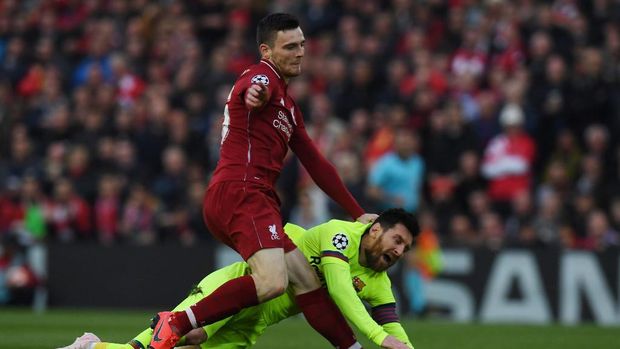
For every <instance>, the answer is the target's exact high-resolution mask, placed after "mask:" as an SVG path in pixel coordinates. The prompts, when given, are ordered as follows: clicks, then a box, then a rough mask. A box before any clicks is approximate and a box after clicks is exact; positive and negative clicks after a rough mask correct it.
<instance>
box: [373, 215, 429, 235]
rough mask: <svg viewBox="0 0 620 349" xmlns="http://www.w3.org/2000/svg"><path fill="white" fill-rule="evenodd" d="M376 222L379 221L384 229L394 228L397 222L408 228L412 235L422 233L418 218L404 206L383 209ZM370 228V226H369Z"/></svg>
mask: <svg viewBox="0 0 620 349" xmlns="http://www.w3.org/2000/svg"><path fill="white" fill-rule="evenodd" d="M374 223H379V225H380V226H381V228H383V230H388V229H390V228H393V227H394V226H395V225H396V224H399V223H400V224H402V225H404V226H405V228H407V230H408V231H409V233H411V236H412V237H413V239H414V240H415V238H416V237H417V236H418V235H419V234H420V224H418V219H417V218H416V217H415V216H414V215H413V214H412V213H410V212H407V211H405V210H403V209H402V208H390V209H388V210H385V211H383V212H382V213H381V214H380V215H379V217H377V219H375V221H374ZM368 228H369V229H370V227H368Z"/></svg>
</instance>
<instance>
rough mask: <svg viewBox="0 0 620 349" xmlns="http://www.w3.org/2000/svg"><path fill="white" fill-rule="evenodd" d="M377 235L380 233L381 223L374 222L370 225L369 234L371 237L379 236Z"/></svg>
mask: <svg viewBox="0 0 620 349" xmlns="http://www.w3.org/2000/svg"><path fill="white" fill-rule="evenodd" d="M379 235H381V224H379V223H374V224H373V225H372V226H370V236H372V237H373V239H376V238H378V237H379Z"/></svg>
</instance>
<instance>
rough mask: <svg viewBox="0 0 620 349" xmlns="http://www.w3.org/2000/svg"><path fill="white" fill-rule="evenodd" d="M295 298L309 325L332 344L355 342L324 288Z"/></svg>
mask: <svg viewBox="0 0 620 349" xmlns="http://www.w3.org/2000/svg"><path fill="white" fill-rule="evenodd" d="M296 300H297V305H298V306H299V308H300V309H301V311H302V312H303V313H304V316H305V317H306V320H307V321H308V323H309V324H310V326H312V327H313V328H314V329H315V330H316V331H317V332H319V333H320V334H321V335H322V336H323V337H325V338H326V339H327V340H328V341H329V342H330V343H331V344H332V345H333V346H335V347H338V348H349V347H350V346H352V345H353V344H355V343H356V342H357V340H356V339H355V335H354V334H353V330H351V327H349V324H348V323H347V321H346V320H345V318H344V316H342V313H341V312H340V310H339V309H338V307H337V306H336V304H334V302H333V301H332V299H331V298H330V297H329V294H328V293H327V290H326V289H324V288H323V287H319V288H318V289H316V290H314V291H310V292H308V293H304V294H301V295H298V296H297V297H296Z"/></svg>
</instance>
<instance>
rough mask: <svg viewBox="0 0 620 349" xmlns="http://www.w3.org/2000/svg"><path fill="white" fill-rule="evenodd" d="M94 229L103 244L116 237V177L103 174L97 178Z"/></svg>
mask: <svg viewBox="0 0 620 349" xmlns="http://www.w3.org/2000/svg"><path fill="white" fill-rule="evenodd" d="M94 213H95V230H96V231H97V234H98V238H99V241H100V242H102V243H103V244H105V245H109V244H112V243H114V241H115V240H116V239H117V238H118V221H119V218H120V193H119V187H118V179H117V178H116V177H115V176H112V175H104V176H102V177H101V179H100V180H99V193H98V195H97V200H96V201H95V212H94Z"/></svg>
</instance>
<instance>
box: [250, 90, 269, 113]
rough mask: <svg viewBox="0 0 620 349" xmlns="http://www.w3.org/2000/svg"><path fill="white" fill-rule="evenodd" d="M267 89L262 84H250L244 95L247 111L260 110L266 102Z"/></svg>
mask: <svg viewBox="0 0 620 349" xmlns="http://www.w3.org/2000/svg"><path fill="white" fill-rule="evenodd" d="M268 92H269V89H268V88H267V86H265V85H263V84H252V86H250V87H249V88H248V90H247V91H246V93H245V105H246V106H247V107H248V108H249V109H259V108H262V107H263V106H264V105H265V103H266V102H267V100H268V99H269V98H268V97H269V96H268Z"/></svg>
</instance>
